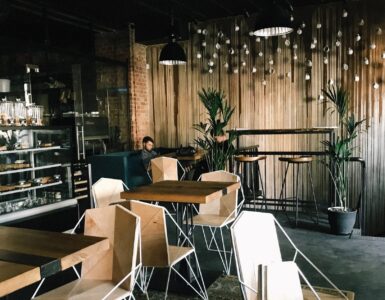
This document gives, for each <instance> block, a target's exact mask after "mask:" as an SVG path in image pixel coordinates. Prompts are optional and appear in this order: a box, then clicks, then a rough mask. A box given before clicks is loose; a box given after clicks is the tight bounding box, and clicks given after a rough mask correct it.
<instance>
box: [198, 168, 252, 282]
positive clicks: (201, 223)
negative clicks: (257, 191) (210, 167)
mask: <svg viewBox="0 0 385 300" xmlns="http://www.w3.org/2000/svg"><path fill="white" fill-rule="evenodd" d="M198 180H202V181H222V182H240V178H239V176H237V175H235V174H232V173H229V172H226V171H214V172H209V173H204V174H202V175H201V176H200V177H199V179H198ZM241 193H242V200H241V201H240V203H238V190H236V191H233V192H231V193H229V194H227V195H224V196H222V197H221V198H219V199H216V200H214V201H211V202H210V203H207V204H200V205H199V210H198V211H197V213H198V214H197V215H196V216H194V217H193V224H194V228H195V227H196V226H198V227H201V229H202V234H203V238H204V241H205V245H206V249H207V250H208V251H215V252H217V253H218V255H219V258H220V259H221V262H222V265H223V268H224V272H225V273H226V274H227V275H229V274H230V270H231V261H232V256H233V249H232V247H231V245H230V249H229V247H226V243H225V239H224V234H223V230H224V229H228V228H229V227H228V226H229V225H230V224H231V223H232V222H234V220H235V219H236V217H237V215H238V213H239V211H240V209H241V207H242V205H243V202H244V200H245V198H244V194H243V190H242V188H241ZM205 228H207V229H208V230H207V229H206V230H205ZM206 231H208V233H206Z"/></svg>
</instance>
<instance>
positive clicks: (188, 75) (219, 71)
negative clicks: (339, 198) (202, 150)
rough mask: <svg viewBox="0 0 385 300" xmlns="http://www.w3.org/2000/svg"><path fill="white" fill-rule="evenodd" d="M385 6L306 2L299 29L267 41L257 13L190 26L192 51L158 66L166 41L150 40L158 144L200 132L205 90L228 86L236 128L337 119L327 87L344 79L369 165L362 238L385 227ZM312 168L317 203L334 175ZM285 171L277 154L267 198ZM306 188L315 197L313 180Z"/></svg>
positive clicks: (280, 142)
mask: <svg viewBox="0 0 385 300" xmlns="http://www.w3.org/2000/svg"><path fill="white" fill-rule="evenodd" d="M384 10H385V2H383V1H372V0H370V1H354V2H352V1H349V2H344V3H329V4H322V5H319V6H305V7H300V8H297V9H296V11H295V13H294V15H293V16H294V24H296V25H295V30H294V32H293V33H292V34H290V35H288V36H287V37H285V38H282V37H278V38H277V37H276V38H269V39H267V40H265V39H264V38H261V39H260V40H256V37H255V36H251V35H249V32H250V31H251V30H252V29H253V20H254V19H253V18H249V19H248V18H245V17H244V16H238V17H231V18H226V19H220V20H212V21H208V22H205V23H198V24H191V25H190V27H191V28H190V32H191V33H190V38H189V40H187V41H181V42H180V43H181V45H182V46H183V47H184V49H185V51H186V54H187V57H188V59H187V64H186V65H184V66H171V67H165V66H162V65H159V63H158V58H159V53H160V51H161V49H162V47H163V45H151V46H148V47H147V63H148V70H147V79H148V81H147V82H148V84H147V85H148V95H149V104H150V116H151V120H150V129H151V133H152V135H153V136H154V137H155V140H156V143H157V144H159V145H162V146H169V147H175V146H179V145H187V144H194V138H196V136H197V132H196V131H194V129H193V128H192V125H193V124H194V123H197V122H200V121H204V120H205V118H206V114H205V112H204V109H203V107H202V105H201V103H200V101H199V98H198V91H199V90H201V89H202V88H215V89H219V90H223V91H224V93H225V95H226V98H227V99H228V101H229V103H230V104H231V105H232V106H235V107H236V110H235V114H234V116H233V118H232V121H231V124H230V126H229V128H257V129H270V128H275V129H279V128H308V127H319V126H335V125H337V124H336V117H335V114H330V111H328V110H327V105H326V104H325V103H324V101H323V99H322V97H323V96H322V92H321V90H322V89H323V88H326V87H327V86H328V84H332V83H334V84H336V85H342V86H343V87H344V88H345V89H347V91H348V92H349V95H350V97H351V104H350V111H351V112H353V113H354V114H355V115H356V117H357V118H358V119H363V118H364V119H365V120H366V121H365V126H364V127H363V128H362V129H363V132H362V134H361V135H360V138H359V139H358V140H357V143H356V148H355V150H354V151H355V155H357V156H361V157H363V158H364V159H365V161H366V167H367V172H366V182H367V188H366V193H365V198H364V199H365V203H363V206H364V208H365V210H364V214H365V224H363V226H364V231H365V232H364V234H368V235H378V234H382V233H384V232H385V202H384V196H383V195H384V192H385V190H384V189H385V184H384V181H383V178H384V176H385V152H384V151H383V149H384V148H385V138H384V137H385V120H384V108H385V105H384V104H385V66H384V63H385V17H383V13H382V12H383V11H384ZM272 13H274V12H272ZM302 23H303V24H304V25H303V24H302ZM203 30H205V31H204V32H203ZM204 33H206V34H204ZM227 39H229V40H230V44H227V42H228V41H227V42H226V40H227ZM217 43H218V44H219V46H218V45H217ZM231 49H233V50H234V54H231V52H232V50H231ZM214 53H216V54H214ZM325 138H326V137H324V136H323V137H315V136H314V137H310V136H306V137H304V136H299V135H295V136H270V137H268V136H258V137H244V138H242V139H241V145H243V146H248V145H254V144H258V145H259V149H261V150H277V151H280V150H281V151H284V150H285V151H290V150H292V151H295V150H315V151H316V150H322V145H321V143H320V141H321V140H322V139H325ZM353 169H354V168H353ZM312 173H313V176H314V177H315V178H316V180H315V184H316V195H317V197H318V201H319V202H321V203H323V204H325V206H326V205H327V203H328V201H329V192H328V186H329V182H328V181H329V180H328V176H327V172H326V170H325V166H324V165H322V164H321V163H319V162H315V163H313V164H312ZM281 176H282V167H281V165H280V163H278V162H277V157H275V158H274V160H273V159H269V160H268V174H267V178H266V182H267V194H268V196H269V195H270V196H271V195H276V194H277V193H278V192H279V188H280V184H276V182H280V180H281ZM292 180H293V178H290V179H289V182H288V184H289V185H291V184H293V181H292ZM301 180H302V178H301ZM273 182H274V184H272V183H273ZM351 182H352V184H351V186H354V187H356V188H353V190H354V191H353V192H352V194H353V200H354V203H353V205H356V204H357V201H358V195H359V193H360V183H361V181H360V173H359V168H357V169H354V170H353V171H352V178H351ZM302 188H303V190H304V191H305V193H307V194H308V195H309V193H310V190H309V186H308V185H307V184H306V183H304V184H303V187H302Z"/></svg>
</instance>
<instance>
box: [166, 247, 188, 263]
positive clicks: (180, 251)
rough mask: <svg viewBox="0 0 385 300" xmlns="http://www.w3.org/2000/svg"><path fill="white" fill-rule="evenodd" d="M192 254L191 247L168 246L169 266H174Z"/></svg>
mask: <svg viewBox="0 0 385 300" xmlns="http://www.w3.org/2000/svg"><path fill="white" fill-rule="evenodd" d="M193 252H194V249H193V248H191V247H178V246H171V245H169V246H168V253H169V256H170V265H172V266H173V265H175V264H176V263H177V262H179V261H181V260H182V259H183V258H185V257H186V256H188V255H190V254H191V253H193Z"/></svg>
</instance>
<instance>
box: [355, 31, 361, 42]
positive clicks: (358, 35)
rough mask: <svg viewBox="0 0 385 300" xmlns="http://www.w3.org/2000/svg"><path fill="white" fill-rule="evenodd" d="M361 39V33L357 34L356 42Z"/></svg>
mask: <svg viewBox="0 0 385 300" xmlns="http://www.w3.org/2000/svg"><path fill="white" fill-rule="evenodd" d="M359 41H361V35H360V34H359V33H357V34H356V42H359Z"/></svg>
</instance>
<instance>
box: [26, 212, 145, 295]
mask: <svg viewBox="0 0 385 300" xmlns="http://www.w3.org/2000/svg"><path fill="white" fill-rule="evenodd" d="M140 230H141V225H140V218H139V217H138V216H136V215H135V214H133V213H132V212H130V211H129V210H127V209H126V208H124V207H122V206H120V205H113V206H110V207H103V208H96V209H89V210H87V212H86V216H85V234H86V235H91V236H104V237H108V238H109V241H110V248H109V249H108V250H106V251H104V252H102V253H100V254H99V255H95V256H92V257H90V258H89V259H88V260H86V261H85V262H83V265H82V277H81V278H79V279H77V280H75V281H72V282H70V283H68V284H65V285H63V286H61V287H59V288H56V289H54V290H51V291H49V292H47V293H45V294H43V295H40V296H38V297H37V298H35V299H103V300H104V299H127V298H128V299H135V297H134V295H133V289H134V285H135V281H136V279H137V276H138V275H139V270H140V268H141V260H142V255H141V240H140V239H141V232H140ZM35 296H36V295H34V296H33V297H32V298H34V297H35Z"/></svg>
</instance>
